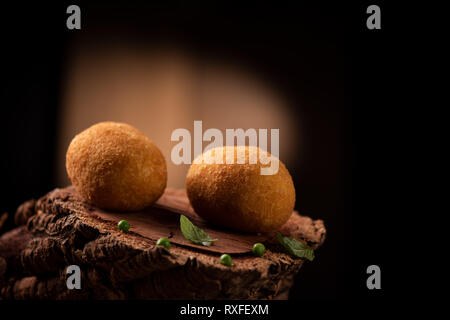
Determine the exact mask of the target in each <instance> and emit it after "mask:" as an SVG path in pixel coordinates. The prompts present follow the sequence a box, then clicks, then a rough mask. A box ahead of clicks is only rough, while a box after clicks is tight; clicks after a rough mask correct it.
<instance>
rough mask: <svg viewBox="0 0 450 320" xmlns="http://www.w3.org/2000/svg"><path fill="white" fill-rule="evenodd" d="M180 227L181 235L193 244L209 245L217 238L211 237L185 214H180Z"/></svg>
mask: <svg viewBox="0 0 450 320" xmlns="http://www.w3.org/2000/svg"><path fill="white" fill-rule="evenodd" d="M180 228H181V233H183V236H184V237H185V238H186V239H188V240H190V241H192V242H193V243H195V244H200V245H202V246H205V247H209V246H210V245H211V244H212V243H213V242H214V241H217V239H213V238H211V237H210V236H209V235H208V234H207V233H206V232H204V231H203V230H202V229H200V228H198V227H196V226H195V225H194V224H193V223H192V222H191V221H190V220H189V219H188V218H186V216H184V215H181V216H180Z"/></svg>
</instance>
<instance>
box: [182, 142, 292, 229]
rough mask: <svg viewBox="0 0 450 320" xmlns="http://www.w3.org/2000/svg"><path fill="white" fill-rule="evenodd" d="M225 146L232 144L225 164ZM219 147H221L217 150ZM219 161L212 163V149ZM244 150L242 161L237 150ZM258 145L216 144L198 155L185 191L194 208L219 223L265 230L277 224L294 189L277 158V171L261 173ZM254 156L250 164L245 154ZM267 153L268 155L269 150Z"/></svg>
mask: <svg viewBox="0 0 450 320" xmlns="http://www.w3.org/2000/svg"><path fill="white" fill-rule="evenodd" d="M227 148H234V159H235V161H234V163H233V164H227V163H226V160H225V158H226V156H227V154H229V153H227ZM219 149H222V150H219ZM217 150H219V151H221V152H222V155H223V159H224V161H223V163H222V164H220V163H214V162H215V161H214V160H215V159H216V151H217ZM239 151H243V152H245V163H244V164H238V163H237V161H236V159H237V154H238V152H239ZM259 152H263V151H262V150H261V149H259V148H258V147H248V146H237V147H220V148H215V149H211V150H208V151H206V152H205V153H203V154H202V155H200V156H199V157H198V158H197V159H196V160H194V162H193V164H192V165H191V167H190V168H189V171H188V174H187V178H186V191H187V194H188V197H189V201H190V202H191V205H192V207H193V208H194V210H195V212H196V213H197V214H198V215H200V216H201V217H203V218H205V219H206V220H208V221H210V222H212V223H214V224H217V225H221V226H226V227H229V228H232V229H236V230H241V231H248V232H268V231H274V230H277V229H278V228H280V227H281V226H282V225H283V224H284V223H285V222H286V221H287V220H288V219H289V217H290V216H291V214H292V211H293V209H294V205H295V189H294V183H293V181H292V178H291V175H290V174H289V172H288V170H287V169H286V167H285V166H284V164H283V163H282V162H281V161H279V160H278V161H279V169H278V172H277V173H276V174H274V175H261V171H260V169H261V167H267V165H264V164H262V163H261V162H260V160H259ZM252 156H256V159H258V160H257V162H256V163H254V164H252V163H250V162H249V158H251V157H252ZM269 156H271V155H270V154H269Z"/></svg>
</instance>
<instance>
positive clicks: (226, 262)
mask: <svg viewBox="0 0 450 320" xmlns="http://www.w3.org/2000/svg"><path fill="white" fill-rule="evenodd" d="M220 263H221V264H223V265H226V266H231V257H230V255H229V254H226V253H225V254H223V255H221V256H220Z"/></svg>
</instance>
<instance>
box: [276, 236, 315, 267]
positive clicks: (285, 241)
mask: <svg viewBox="0 0 450 320" xmlns="http://www.w3.org/2000/svg"><path fill="white" fill-rule="evenodd" d="M277 238H278V241H280V243H281V244H282V245H283V247H285V248H286V249H287V251H289V253H290V254H291V255H293V256H295V257H298V258H306V259H308V260H309V261H313V260H314V249H313V248H311V247H310V246H308V245H306V244H304V243H303V242H300V241H297V240H295V239H292V238H287V237H282V236H281V234H280V233H279V232H277Z"/></svg>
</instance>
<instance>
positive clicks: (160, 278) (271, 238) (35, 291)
mask: <svg viewBox="0 0 450 320" xmlns="http://www.w3.org/2000/svg"><path fill="white" fill-rule="evenodd" d="M180 214H184V215H186V216H188V217H189V219H191V220H192V221H193V222H194V223H195V224H196V225H198V226H199V227H201V228H202V229H203V230H204V231H205V232H207V233H208V234H210V235H211V236H212V237H213V238H218V239H219V241H217V242H216V243H214V245H212V246H211V247H203V246H198V245H195V244H192V243H190V242H189V241H188V240H186V239H184V237H183V236H182V234H181V232H180V230H179V215H180ZM121 219H126V220H128V221H129V222H130V224H131V229H130V231H129V232H126V233H125V232H122V231H120V230H118V228H117V222H118V221H119V220H121ZM15 222H16V224H18V225H19V226H18V227H17V228H15V229H13V230H11V231H9V232H7V233H5V234H3V235H2V236H1V237H0V297H1V298H3V299H280V298H286V297H287V295H288V292H289V289H290V287H291V285H292V280H293V277H294V275H295V274H296V273H297V272H298V271H299V269H300V267H301V266H302V264H303V262H304V260H303V259H299V258H293V257H291V256H290V255H289V254H287V253H286V251H285V249H284V248H283V247H282V246H281V245H280V244H279V243H278V241H277V240H276V238H275V233H271V234H258V235H255V234H244V233H239V232H234V231H231V230H226V229H223V228H220V227H217V226H211V225H209V224H208V223H207V222H206V221H204V220H202V219H201V218H200V217H198V216H197V215H196V214H195V212H193V210H192V208H191V207H190V206H189V201H188V200H187V197H186V195H185V193H184V191H180V190H170V189H168V190H166V192H165V193H164V195H163V196H162V197H161V199H160V200H158V202H157V204H156V205H154V206H152V207H150V208H148V209H146V210H144V211H142V212H134V213H118V212H107V211H103V210H100V209H98V208H95V207H93V206H91V205H89V204H88V203H86V202H84V201H83V200H82V199H81V198H80V197H79V196H78V194H77V193H76V191H75V190H74V188H73V187H68V188H64V189H55V190H53V191H52V192H50V193H48V194H47V195H45V196H44V197H42V198H40V199H39V200H37V201H34V200H30V201H27V202H25V203H24V204H22V205H21V206H20V207H19V208H18V210H17V212H16V214H15ZM280 232H281V233H282V234H283V235H284V236H288V237H292V238H296V239H299V240H301V241H304V242H306V243H308V244H309V245H310V246H312V247H314V248H315V249H316V248H318V247H319V246H320V245H321V244H322V243H323V241H324V240H325V234H326V230H325V227H324V225H323V221H321V220H315V221H314V220H312V219H310V218H308V217H303V216H300V215H298V214H297V213H296V212H294V213H293V214H292V217H291V219H290V220H289V221H288V222H287V223H286V224H285V225H284V226H283V227H282V228H281V230H280ZM163 236H164V237H168V238H170V240H171V244H172V246H171V248H170V250H166V249H165V248H163V247H160V246H156V245H155V242H156V240H157V239H158V238H160V237H163ZM255 242H263V243H264V244H265V245H266V247H267V251H266V253H265V254H264V255H263V256H262V257H254V256H252V254H251V247H252V245H253V243H255ZM220 253H230V254H231V255H232V258H233V265H232V266H231V267H226V266H223V265H221V264H220V263H219V256H220ZM73 264H75V265H78V266H80V268H81V270H82V281H81V283H82V288H81V290H76V289H74V290H69V289H67V286H66V277H67V275H66V272H65V270H66V268H67V266H69V265H73Z"/></svg>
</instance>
